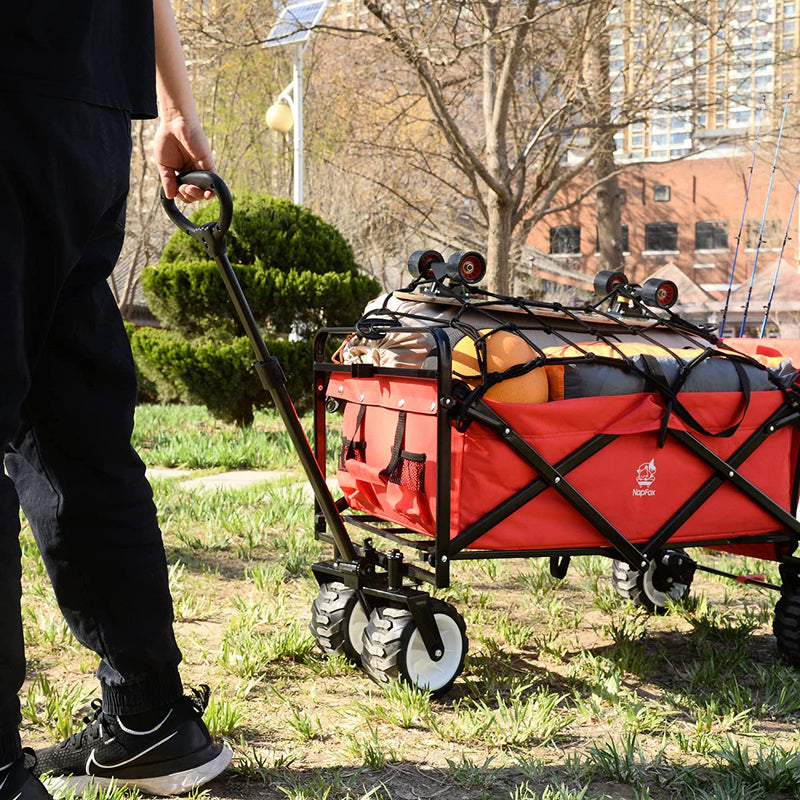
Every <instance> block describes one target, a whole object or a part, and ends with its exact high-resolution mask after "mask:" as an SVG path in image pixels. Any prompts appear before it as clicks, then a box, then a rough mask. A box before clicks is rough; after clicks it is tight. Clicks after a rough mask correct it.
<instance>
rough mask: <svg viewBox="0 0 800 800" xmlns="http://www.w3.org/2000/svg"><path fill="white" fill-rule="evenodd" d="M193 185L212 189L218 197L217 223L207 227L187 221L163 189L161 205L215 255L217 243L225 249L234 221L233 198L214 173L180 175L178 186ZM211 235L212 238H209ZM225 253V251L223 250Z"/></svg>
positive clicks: (190, 234)
mask: <svg viewBox="0 0 800 800" xmlns="http://www.w3.org/2000/svg"><path fill="white" fill-rule="evenodd" d="M185 184H191V185H192V186H198V187H199V188H200V189H211V190H212V191H214V192H215V193H216V195H217V200H218V201H219V217H218V219H217V220H216V222H210V223H207V224H206V225H195V224H194V223H193V222H192V221H191V220H190V219H187V218H186V217H185V216H184V215H183V214H182V213H181V212H180V211H179V210H178V207H177V206H176V205H175V201H174V200H169V199H167V196H166V195H165V194H164V189H163V188H162V189H161V205H162V206H163V208H164V211H166V212H167V216H168V217H169V218H170V219H171V220H172V221H173V222H174V223H175V225H176V226H177V227H178V228H180V229H181V230H182V231H184V233H188V234H189V236H191V237H192V238H193V239H197V240H198V241H199V242H202V243H203V244H204V245H205V246H206V248H207V249H208V248H209V247H210V254H211V255H212V256H213V255H215V250H214V246H215V243H217V242H219V243H221V246H222V247H223V248H224V238H225V234H226V233H227V231H228V229H229V228H230V227H231V221H232V220H233V198H232V197H231V192H230V189H228V187H227V186H226V185H225V181H223V180H222V178H220V177H219V175H215V174H214V173H213V172H205V171H202V170H198V171H197V172H187V173H186V174H185V175H178V185H179V186H183V185H185ZM209 234H211V236H209ZM222 252H224V249H223V250H222Z"/></svg>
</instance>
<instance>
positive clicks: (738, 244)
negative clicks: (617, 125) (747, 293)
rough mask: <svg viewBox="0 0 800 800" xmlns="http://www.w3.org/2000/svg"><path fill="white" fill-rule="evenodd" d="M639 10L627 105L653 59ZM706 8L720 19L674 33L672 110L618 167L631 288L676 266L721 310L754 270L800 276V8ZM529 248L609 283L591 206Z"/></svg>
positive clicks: (627, 135)
mask: <svg viewBox="0 0 800 800" xmlns="http://www.w3.org/2000/svg"><path fill="white" fill-rule="evenodd" d="M640 5H641V4H640V2H639V0H627V2H625V3H623V5H622V7H621V8H620V10H619V12H618V13H619V15H620V16H619V17H618V19H617V22H618V23H620V24H619V25H618V26H617V27H616V28H614V27H612V30H613V31H614V32H615V33H614V36H612V40H611V73H612V76H614V97H615V101H616V103H617V104H621V103H622V102H624V98H625V92H626V83H625V81H626V80H627V79H629V78H630V73H629V71H628V70H627V65H628V64H629V63H630V61H631V59H634V58H636V54H637V53H640V54H641V52H642V50H643V48H645V46H646V45H645V44H644V39H643V38H638V37H639V34H640V33H641V32H642V25H644V23H642V25H639V24H637V23H635V22H634V20H635V19H636V13H637V9H638V7H639V6H640ZM703 7H704V8H705V9H706V11H707V16H706V17H705V18H704V19H703V20H702V21H698V22H697V23H695V24H691V25H690V24H689V23H688V22H687V21H686V19H684V20H683V21H681V20H677V21H676V20H674V19H672V20H668V21H662V22H661V24H662V26H665V27H663V31H662V33H663V35H662V37H661V39H660V40H659V47H660V49H661V51H662V52H663V53H664V54H665V55H664V58H665V61H664V63H663V64H662V65H659V64H658V63H656V66H655V67H654V69H653V74H654V86H655V88H656V90H657V91H656V95H655V96H656V99H657V100H658V93H660V100H661V102H655V103H653V104H652V106H651V107H650V108H647V109H646V110H645V111H644V112H643V113H642V114H641V116H642V117H643V118H642V119H641V121H639V122H636V123H634V124H632V125H630V126H629V127H628V128H626V129H625V130H623V131H622V132H621V133H620V134H619V136H618V137H617V153H616V159H617V163H618V164H619V166H620V167H621V168H622V169H623V171H622V172H621V174H620V177H619V185H620V201H621V204H622V207H621V211H622V223H623V229H622V238H623V249H624V251H625V256H624V258H625V264H624V269H625V272H626V274H627V275H628V276H629V277H630V278H631V279H633V280H635V281H642V280H644V279H645V278H646V277H648V276H650V275H652V274H653V273H654V272H656V271H657V270H660V269H662V268H663V267H664V266H665V265H670V264H671V265H675V266H677V267H678V268H679V269H680V270H681V271H682V273H683V274H684V275H686V276H687V277H688V278H689V279H691V280H692V281H693V282H694V283H696V284H698V285H699V286H701V287H702V288H703V289H704V290H705V291H707V292H708V293H709V294H710V296H711V297H715V298H720V297H724V296H726V295H727V290H728V288H729V286H731V276H732V275H733V281H732V283H733V289H734V291H735V290H736V289H737V287H740V286H742V285H743V284H745V285H746V284H749V282H750V279H751V277H752V274H753V267H754V265H755V267H756V268H757V270H758V273H759V274H761V273H762V272H774V271H775V268H776V267H777V266H778V264H779V263H780V264H781V270H782V271H784V272H789V273H796V272H797V270H798V263H799V262H800V248H799V245H800V227H798V216H800V215H798V209H797V208H794V213H793V214H792V210H793V204H794V198H795V196H796V190H797V181H798V179H800V148H798V138H800V131H799V127H800V126H798V119H799V118H800V115H799V114H798V111H797V109H798V101H800V93H798V90H800V58H798V56H797V53H798V49H799V48H800V38H799V37H800V24H799V23H798V7H797V3H795V2H785V1H784V0H738V2H736V3H731V2H730V0H714V2H709V3H705V4H703ZM623 22H624V24H622V23H623ZM671 23H674V24H671ZM649 24H650V25H651V26H652V25H653V24H654V23H653V21H652V20H651V21H650V22H649ZM648 41H650V40H648ZM658 81H661V83H660V84H658V83H657V82H658ZM782 121H783V122H784V125H783V131H782V133H783V138H782V141H781V143H780V144H781V146H780V148H778V143H779V141H778V135H779V131H780V129H781V123H782ZM756 134H758V138H757V136H756ZM756 145H757V146H756ZM773 165H774V169H773ZM587 180H588V177H587ZM576 188H579V187H576ZM575 190H576V189H573V191H575ZM790 215H791V219H790ZM529 244H530V245H531V246H532V247H534V248H537V249H541V250H542V251H543V252H545V253H548V254H550V255H551V256H552V257H554V258H556V259H559V260H561V261H562V262H563V263H565V265H569V266H570V267H571V268H572V269H577V270H584V271H586V272H587V273H594V272H596V271H597V269H598V268H599V264H598V257H597V234H596V220H595V208H594V203H593V202H592V200H591V198H589V199H587V200H585V201H583V202H582V203H580V204H579V205H578V206H576V207H575V208H573V209H571V210H569V211H566V212H563V213H559V214H554V215H551V216H548V217H547V218H546V219H545V220H544V221H543V222H542V223H540V224H539V225H538V226H537V227H536V228H535V229H534V231H533V233H532V235H531V238H530V241H529ZM734 266H735V269H734Z"/></svg>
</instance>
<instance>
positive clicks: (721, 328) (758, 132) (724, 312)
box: [719, 94, 767, 338]
mask: <svg viewBox="0 0 800 800" xmlns="http://www.w3.org/2000/svg"><path fill="white" fill-rule="evenodd" d="M766 105H767V96H766V95H765V94H763V95H761V108H760V109H759V112H758V121H757V122H756V141H755V144H754V145H753V160H752V161H751V162H750V176H749V177H748V178H747V187H746V188H745V190H744V205H743V206H742V218H741V220H739V233H738V234H737V235H736V249H735V250H734V251H733V264H732V265H731V278H730V280H729V281H728V294H727V295H726V297H725V305H724V307H723V309H722V322H720V324H719V336H720V338H722V334H723V333H724V331H725V322H726V321H727V319H728V306H729V305H730V302H731V291H732V290H733V276H734V274H735V272H736V259H737V258H738V257H739V245H740V244H741V242H742V231H743V230H744V217H745V212H746V211H747V201H748V199H749V198H750V184H751V183H752V182H753V170H754V169H755V166H756V153H757V152H758V140H759V138H760V136H761V123H762V121H763V119H764V108H765V107H766Z"/></svg>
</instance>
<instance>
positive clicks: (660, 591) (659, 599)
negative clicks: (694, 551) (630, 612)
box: [611, 550, 694, 614]
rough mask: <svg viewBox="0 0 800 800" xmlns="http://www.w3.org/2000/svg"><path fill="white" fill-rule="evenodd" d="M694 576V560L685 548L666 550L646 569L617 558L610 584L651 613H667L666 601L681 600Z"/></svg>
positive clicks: (618, 592) (621, 594)
mask: <svg viewBox="0 0 800 800" xmlns="http://www.w3.org/2000/svg"><path fill="white" fill-rule="evenodd" d="M693 577H694V562H693V561H692V560H691V559H690V558H689V557H688V556H687V555H686V552H685V551H683V550H664V551H663V552H661V553H659V554H658V556H657V557H656V558H654V559H653V560H652V561H651V562H650V566H649V567H648V568H647V571H646V572H641V571H640V570H637V569H634V568H633V567H632V566H631V565H630V564H628V563H627V562H626V561H614V563H613V565H612V569H611V583H612V584H613V586H614V589H615V591H616V592H617V594H618V595H619V596H620V597H622V598H623V599H624V600H630V601H631V602H632V603H633V604H634V605H637V606H642V608H646V609H647V610H648V611H649V612H650V613H651V614H664V613H666V610H667V601H668V600H673V601H675V602H680V601H681V600H683V599H684V598H685V597H686V596H687V595H688V594H689V589H690V587H691V585H692V578H693Z"/></svg>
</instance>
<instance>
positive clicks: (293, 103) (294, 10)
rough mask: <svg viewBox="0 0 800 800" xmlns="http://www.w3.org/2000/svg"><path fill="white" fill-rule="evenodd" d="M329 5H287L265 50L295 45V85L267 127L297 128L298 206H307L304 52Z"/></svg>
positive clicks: (318, 0)
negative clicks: (305, 186)
mask: <svg viewBox="0 0 800 800" xmlns="http://www.w3.org/2000/svg"><path fill="white" fill-rule="evenodd" d="M327 5H328V0H310V1H308V2H298V3H294V4H291V5H288V6H286V7H285V8H284V9H283V10H282V11H281V13H280V15H279V16H278V20H277V22H276V23H275V25H274V26H273V28H272V30H271V31H270V32H269V35H268V36H267V39H266V41H265V43H264V45H265V47H272V46H276V45H286V44H294V66H293V77H292V82H291V83H290V84H289V85H288V86H287V87H286V88H285V89H284V90H283V91H282V92H281V93H280V94H279V95H278V99H277V100H276V102H275V103H273V104H272V105H271V106H270V107H269V109H268V110H267V125H269V127H270V128H272V129H273V130H277V131H280V132H282V133H287V132H288V131H289V130H290V128H292V127H294V169H293V172H294V181H293V188H292V198H293V201H294V202H295V203H296V204H297V205H302V204H303V177H304V164H303V162H304V155H303V50H304V49H305V46H306V44H307V43H308V40H309V39H310V37H311V31H312V29H313V28H314V26H315V25H316V24H317V23H318V22H319V21H320V19H321V18H322V15H323V13H324V12H325V9H326V7H327ZM287 112H288V113H287Z"/></svg>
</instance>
